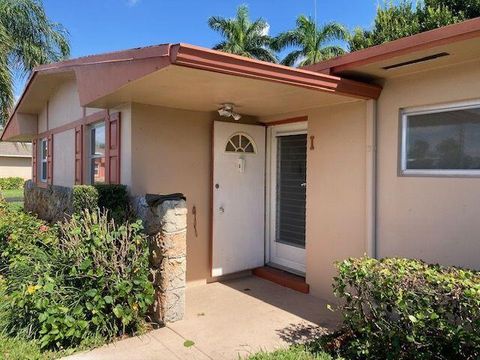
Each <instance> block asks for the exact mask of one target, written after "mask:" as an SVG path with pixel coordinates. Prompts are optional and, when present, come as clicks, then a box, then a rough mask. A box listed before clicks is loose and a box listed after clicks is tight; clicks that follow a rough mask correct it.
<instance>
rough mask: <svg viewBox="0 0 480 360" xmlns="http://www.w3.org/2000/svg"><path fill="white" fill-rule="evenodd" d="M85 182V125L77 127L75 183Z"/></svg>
mask: <svg viewBox="0 0 480 360" xmlns="http://www.w3.org/2000/svg"><path fill="white" fill-rule="evenodd" d="M82 183H83V126H82V125H79V126H77V127H76V128H75V185H81V184H82Z"/></svg>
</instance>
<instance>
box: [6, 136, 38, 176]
mask: <svg viewBox="0 0 480 360" xmlns="http://www.w3.org/2000/svg"><path fill="white" fill-rule="evenodd" d="M6 177H21V178H23V179H25V180H27V179H30V178H31V177H32V144H30V143H10V142H0V178H6Z"/></svg>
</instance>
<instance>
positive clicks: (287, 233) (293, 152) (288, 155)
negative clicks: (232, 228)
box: [267, 122, 307, 274]
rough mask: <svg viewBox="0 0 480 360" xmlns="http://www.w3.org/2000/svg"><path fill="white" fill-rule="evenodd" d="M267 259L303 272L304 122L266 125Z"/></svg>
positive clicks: (305, 137) (305, 136)
mask: <svg viewBox="0 0 480 360" xmlns="http://www.w3.org/2000/svg"><path fill="white" fill-rule="evenodd" d="M269 143H270V144H269V162H270V163H269V165H270V168H269V170H270V171H269V173H270V176H269V180H270V186H269V189H270V191H269V204H270V209H269V214H270V216H269V218H270V224H269V229H268V236H267V238H268V239H267V241H268V242H269V245H270V248H269V250H270V256H269V263H270V264H271V265H272V266H280V267H282V268H286V269H287V270H292V272H297V273H300V274H305V211H306V187H307V178H306V176H307V173H306V171H307V123H306V122H301V123H294V124H285V125H279V126H275V127H272V128H270V129H269Z"/></svg>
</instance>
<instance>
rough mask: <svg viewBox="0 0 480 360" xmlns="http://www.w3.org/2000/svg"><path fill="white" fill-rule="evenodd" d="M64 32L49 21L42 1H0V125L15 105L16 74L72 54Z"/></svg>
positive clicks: (59, 26)
mask: <svg viewBox="0 0 480 360" xmlns="http://www.w3.org/2000/svg"><path fill="white" fill-rule="evenodd" d="M67 35H68V34H67V31H66V30H65V28H64V27H63V26H62V25H60V24H58V23H55V22H52V21H50V20H49V19H48V17H47V15H46V13H45V9H44V7H43V4H42V2H41V0H0V123H4V122H5V120H6V119H7V118H8V113H9V110H10V109H11V107H12V105H13V101H14V95H13V79H14V74H20V75H27V74H28V73H29V72H30V71H31V70H32V69H33V68H34V67H35V66H38V65H41V64H46V63H49V62H54V61H59V60H62V59H64V58H66V57H67V56H68V55H69V54H70V46H69V43H68V40H67Z"/></svg>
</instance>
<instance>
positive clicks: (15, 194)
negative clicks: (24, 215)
mask: <svg viewBox="0 0 480 360" xmlns="http://www.w3.org/2000/svg"><path fill="white" fill-rule="evenodd" d="M0 195H1V197H3V198H5V200H6V201H7V202H8V203H9V204H10V205H11V206H12V207H13V208H15V209H18V210H21V209H23V189H17V190H0Z"/></svg>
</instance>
